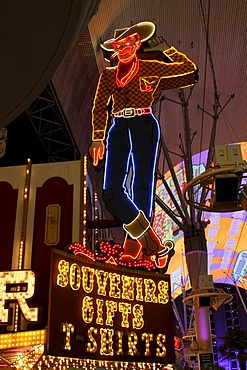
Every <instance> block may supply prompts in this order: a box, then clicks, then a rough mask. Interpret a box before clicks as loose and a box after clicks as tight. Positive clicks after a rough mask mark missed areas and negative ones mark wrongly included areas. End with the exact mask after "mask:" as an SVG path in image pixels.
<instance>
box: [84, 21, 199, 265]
mask: <svg viewBox="0 0 247 370" xmlns="http://www.w3.org/2000/svg"><path fill="white" fill-rule="evenodd" d="M154 32H155V25H154V24H153V23H152V22H141V23H138V24H136V25H134V26H131V27H128V28H125V29H121V30H116V31H115V33H114V38H113V39H110V40H107V41H105V42H104V43H103V44H102V45H101V47H102V48H104V49H105V50H107V51H111V52H114V54H113V57H114V56H116V55H117V57H118V64H117V66H115V67H109V68H106V69H105V71H104V72H103V73H102V74H101V76H100V78H99V82H98V87H97V91H96V94H95V99H94V105H93V110H92V128H93V132H92V144H91V146H90V148H89V153H90V155H91V156H92V158H93V164H94V165H97V164H98V161H99V160H100V159H102V158H103V156H104V153H105V144H104V140H105V134H106V126H107V122H108V105H109V103H110V101H112V112H111V114H112V116H113V124H112V125H111V127H110V129H109V130H108V133H107V138H106V163H105V173H104V183H103V199H104V202H105V203H106V205H107V207H108V208H109V210H110V211H111V213H112V214H113V215H115V216H117V217H118V218H119V219H120V220H121V221H122V223H123V228H124V230H125V231H126V237H125V240H124V245H123V248H124V253H123V255H122V257H121V261H124V262H129V261H133V260H135V259H141V258H142V259H149V260H153V261H154V262H155V263H156V266H157V267H158V268H163V267H164V266H165V265H166V262H167V257H168V253H169V251H170V248H169V247H167V246H164V245H162V243H161V240H160V239H159V237H158V235H157V234H156V233H155V231H154V229H153V228H152V226H151V220H152V215H153V210H154V190H155V189H154V186H155V165H156V156H157V149H158V145H159V138H160V128H159V123H158V122H157V120H156V118H155V117H154V115H153V114H152V108H151V107H152V103H153V101H154V93H155V91H156V90H157V87H158V86H159V85H162V89H171V88H183V87H187V86H191V85H193V84H194V83H195V82H196V80H195V71H196V65H195V64H194V63H193V62H192V61H191V60H189V59H188V58H187V56H186V55H185V54H182V53H180V52H178V51H177V50H176V49H175V48H174V47H170V46H168V44H167V43H166V42H165V41H164V39H163V38H161V40H162V42H161V43H160V44H159V45H157V47H156V49H157V50H162V52H163V53H164V54H165V56H166V58H168V62H162V61H157V60H141V59H139V58H138V57H137V50H138V49H139V48H140V47H141V44H142V43H143V42H144V41H147V40H149V39H150V38H151V37H152V36H153V34H154ZM159 39H160V38H159ZM150 41H151V40H150ZM130 168H132V181H131V186H130V189H127V185H126V180H127V176H128V173H129V171H130ZM171 248H173V246H172V247H171Z"/></svg>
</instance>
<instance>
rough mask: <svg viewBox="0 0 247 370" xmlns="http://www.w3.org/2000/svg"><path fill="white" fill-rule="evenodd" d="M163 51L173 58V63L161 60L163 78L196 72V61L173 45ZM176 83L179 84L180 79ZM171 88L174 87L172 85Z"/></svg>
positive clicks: (160, 68)
mask: <svg viewBox="0 0 247 370" xmlns="http://www.w3.org/2000/svg"><path fill="white" fill-rule="evenodd" d="M163 53H164V54H165V55H166V56H167V57H168V58H169V59H170V60H171V63H164V62H159V72H160V77H161V79H164V78H165V79H168V78H172V77H175V78H177V77H179V76H181V77H183V76H185V75H189V74H194V72H195V71H196V70H197V67H196V65H195V63H193V62H192V61H191V60H190V59H189V58H188V57H187V56H186V55H185V54H183V53H180V52H179V51H177V50H176V49H175V48H174V47H173V46H172V47H171V48H169V49H168V50H165V51H164V52H163ZM194 82H196V81H194ZM176 85H178V79H176ZM176 87H177V86H176ZM170 88H172V86H171V87H170Z"/></svg>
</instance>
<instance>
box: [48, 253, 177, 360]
mask: <svg viewBox="0 0 247 370" xmlns="http://www.w3.org/2000/svg"><path fill="white" fill-rule="evenodd" d="M48 332H49V334H48V354H50V355H54V356H63V357H73V358H79V359H85V358H87V359H94V360H101V361H102V360H103V361H124V362H152V363H162V364H167V363H173V362H174V336H173V319H172V304H171V295H170V277H169V275H162V274H157V273H147V272H146V271H145V272H144V271H140V270H134V269H133V270H132V269H125V268H120V267H116V266H112V265H107V264H104V263H90V262H88V261H86V260H83V259H81V258H77V257H74V256H71V255H69V254H66V253H63V252H60V251H53V257H52V271H51V284H50V307H49V327H48Z"/></svg>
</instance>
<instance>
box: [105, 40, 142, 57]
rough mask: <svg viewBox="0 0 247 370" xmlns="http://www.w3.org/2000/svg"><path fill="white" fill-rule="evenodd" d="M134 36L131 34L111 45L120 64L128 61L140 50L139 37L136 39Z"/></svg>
mask: <svg viewBox="0 0 247 370" xmlns="http://www.w3.org/2000/svg"><path fill="white" fill-rule="evenodd" d="M136 35H137V34H133V35H130V36H127V37H125V38H124V39H121V40H118V41H115V42H113V43H112V45H113V47H114V53H117V56H118V59H119V60H120V61H121V62H124V63H127V62H128V61H130V60H131V59H132V58H133V57H134V55H135V54H136V51H137V50H138V49H139V48H140V46H141V41H140V38H139V37H136ZM138 36H139V35H138Z"/></svg>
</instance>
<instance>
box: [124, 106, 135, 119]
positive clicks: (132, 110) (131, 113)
mask: <svg viewBox="0 0 247 370" xmlns="http://www.w3.org/2000/svg"><path fill="white" fill-rule="evenodd" d="M123 116H124V117H125V118H131V117H135V108H125V109H123Z"/></svg>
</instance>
